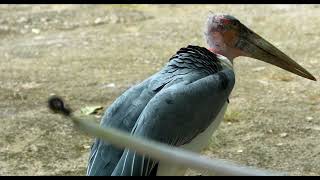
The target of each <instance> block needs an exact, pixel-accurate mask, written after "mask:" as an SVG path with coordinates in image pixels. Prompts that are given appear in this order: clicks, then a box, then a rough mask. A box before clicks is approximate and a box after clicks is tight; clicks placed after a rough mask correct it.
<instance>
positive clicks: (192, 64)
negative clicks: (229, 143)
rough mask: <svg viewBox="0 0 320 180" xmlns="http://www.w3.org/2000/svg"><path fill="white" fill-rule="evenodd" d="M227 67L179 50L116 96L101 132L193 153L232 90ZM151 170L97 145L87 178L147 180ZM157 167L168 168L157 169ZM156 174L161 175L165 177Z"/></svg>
mask: <svg viewBox="0 0 320 180" xmlns="http://www.w3.org/2000/svg"><path fill="white" fill-rule="evenodd" d="M230 67H232V65H231V64H230V62H229V63H228V62H227V60H226V59H225V58H223V57H222V56H217V55H216V54H214V53H212V52H210V51H209V50H207V49H206V48H202V47H198V46H188V47H187V48H182V49H180V50H179V51H178V52H177V53H176V54H175V55H174V56H173V57H172V58H171V59H170V61H169V62H168V63H167V65H166V66H165V67H164V68H163V69H162V70H161V71H159V72H158V73H156V74H154V75H153V76H151V77H150V78H148V79H147V80H145V81H143V82H142V83H140V84H138V85H136V86H134V87H132V88H130V89H129V90H127V91H126V92H125V93H124V94H123V95H121V96H120V97H119V98H118V99H117V100H116V101H115V102H114V103H113V104H112V106H110V107H109V109H108V110H107V112H106V114H105V116H104V118H103V119H102V121H101V126H102V127H104V126H110V127H115V128H119V129H121V130H124V131H127V132H131V134H133V135H136V136H144V137H147V138H151V139H153V140H157V141H160V142H163V143H167V144H169V145H173V146H178V147H179V146H180V147H183V148H186V149H188V150H193V151H196V152H199V151H200V150H201V149H202V148H204V147H205V146H206V144H207V143H208V141H209V139H210V136H211V135H212V133H213V130H214V129H215V128H216V127H217V125H218V124H219V123H220V121H221V119H222V117H223V114H224V110H225V108H226V104H227V99H228V96H229V94H230V92H231V90H232V88H233V85H234V74H233V71H232V69H230ZM218 97H219V98H218ZM154 107H157V108H154ZM178 112H180V113H178ZM218 114H220V116H218ZM217 117H219V118H217ZM195 121H201V122H199V123H196V122H195ZM195 124H198V126H195ZM161 126H162V127H161ZM175 127H179V128H175ZM157 129H159V130H157ZM199 140H201V141H199ZM200 144H201V146H200ZM97 159H98V161H99V163H98V162H96V161H97ZM132 159H134V160H132ZM143 159H144V160H143ZM148 161H149V163H148ZM148 164H149V165H148ZM156 164H157V162H155V161H152V160H151V159H148V158H147V157H143V156H139V155H137V154H135V153H134V152H131V151H129V150H125V151H123V150H120V149H116V148H115V147H113V146H112V145H110V144H107V143H105V142H102V141H100V140H97V142H96V143H95V145H94V146H93V149H92V154H91V159H90V165H89V167H88V172H87V173H88V174H90V175H150V174H151V170H152V169H153V168H154V167H155V165H156ZM158 167H159V169H160V170H164V169H166V168H168V166H163V165H161V164H159V165H158ZM170 169H172V168H170ZM162 172H163V173H161V175H166V174H170V173H169V171H162ZM164 173H165V174H164ZM158 175H159V174H158Z"/></svg>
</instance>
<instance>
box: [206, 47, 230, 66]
mask: <svg viewBox="0 0 320 180" xmlns="http://www.w3.org/2000/svg"><path fill="white" fill-rule="evenodd" d="M207 49H208V50H209V51H211V52H213V53H215V54H219V55H222V56H225V57H226V58H228V59H229V61H230V62H231V63H232V64H233V59H234V58H235V57H234V56H231V55H228V53H224V52H221V50H219V49H218V48H215V47H209V48H207Z"/></svg>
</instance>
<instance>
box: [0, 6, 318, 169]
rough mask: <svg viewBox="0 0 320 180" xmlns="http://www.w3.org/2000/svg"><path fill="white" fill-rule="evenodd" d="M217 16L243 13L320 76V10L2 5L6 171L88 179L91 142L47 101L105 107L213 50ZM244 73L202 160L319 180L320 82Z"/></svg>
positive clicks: (244, 68)
mask: <svg viewBox="0 0 320 180" xmlns="http://www.w3.org/2000/svg"><path fill="white" fill-rule="evenodd" d="M209 11H213V12H224V13H229V14H232V15H234V16H235V17H237V18H239V19H240V20H241V21H242V22H243V23H244V24H246V25H247V26H249V27H250V28H252V29H254V31H256V32H257V33H258V34H260V35H261V36H263V37H264V38H266V39H268V40H269V41H270V42H272V43H274V44H275V45H276V46H278V47H279V48H280V49H282V50H283V51H284V52H286V53H287V54H288V55H290V56H291V57H292V58H293V59H295V60H296V61H297V62H299V63H300V64H301V65H302V66H304V67H305V68H306V69H308V70H310V72H312V73H313V74H314V75H315V77H316V78H318V79H319V77H320V76H319V75H320V73H319V72H320V67H319V62H320V61H319V58H320V48H319V40H320V26H319V25H320V19H319V18H317V17H320V7H319V5H303V6H302V5H289V6H288V5H250V6H249V5H0V57H1V58H0V100H1V101H0V175H85V170H86V165H87V159H88V153H89V150H90V145H91V143H92V137H90V136H88V135H86V134H82V133H80V132H79V131H76V130H75V129H74V128H73V126H72V124H71V122H68V121H66V120H64V119H62V118H61V117H59V116H56V115H52V114H51V113H50V112H49V111H48V110H47V108H46V100H47V98H48V97H49V95H50V94H58V95H61V96H62V97H64V98H65V99H66V100H67V101H68V102H69V104H70V105H71V106H72V107H73V108H74V109H75V110H77V111H78V110H80V109H81V108H83V107H86V106H93V105H98V106H103V107H104V108H105V107H108V105H110V104H111V103H112V102H113V100H114V99H115V98H116V97H117V96H119V95H120V94H121V93H122V92H123V91H125V90H126V89H127V88H129V87H130V86H132V85H133V84H136V83H138V82H140V81H142V80H143V79H145V78H146V77H148V76H150V75H151V74H153V73H155V72H156V71H158V70H159V69H160V68H161V67H162V66H163V65H164V64H165V63H166V62H167V61H168V59H169V58H170V57H171V56H172V55H173V54H174V53H175V52H176V51H177V50H178V49H179V48H181V47H184V46H186V45H188V44H195V45H201V46H206V45H205V43H204V40H203V36H202V34H203V27H204V22H205V20H206V15H207V14H208V12H209ZM235 68H236V75H237V79H236V81H237V82H236V86H235V88H234V91H233V93H232V96H231V98H230V101H231V105H230V106H229V109H228V111H227V114H226V117H225V120H224V122H223V123H222V124H221V126H220V128H219V129H218V130H217V132H216V133H215V135H214V136H213V137H212V141H211V143H210V147H208V148H207V149H206V150H205V152H204V153H205V155H207V156H209V157H217V158H223V159H227V160H232V161H234V162H237V163H241V164H245V165H250V166H256V167H260V168H266V169H272V170H277V171H286V172H288V173H289V174H290V175H320V171H319V169H320V141H319V138H320V121H319V120H320V119H319V117H320V91H319V89H320V86H319V83H318V82H313V81H309V80H306V79H303V78H300V77H298V76H296V75H293V74H290V73H287V72H285V71H283V70H281V69H279V68H276V67H273V66H271V65H268V64H266V63H263V62H259V61H256V60H252V59H249V58H238V59H237V60H236V62H235ZM87 118H88V119H89V118H91V119H94V120H95V121H97V122H98V121H99V115H98V116H88V117H87ZM188 174H189V175H194V174H197V173H196V172H189V173H188Z"/></svg>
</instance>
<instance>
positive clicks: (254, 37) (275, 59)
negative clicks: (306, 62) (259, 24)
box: [236, 25, 316, 81]
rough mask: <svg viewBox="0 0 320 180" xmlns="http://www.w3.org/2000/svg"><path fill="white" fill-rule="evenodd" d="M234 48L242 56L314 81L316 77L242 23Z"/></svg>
mask: <svg viewBox="0 0 320 180" xmlns="http://www.w3.org/2000/svg"><path fill="white" fill-rule="evenodd" d="M236 48H239V49H240V50H241V51H242V52H244V56H248V57H251V58H255V59H258V60H261V61H264V62H267V63H270V64H273V65H275V66H278V67H280V68H282V69H285V70H287V71H290V72H292V73H294V74H297V75H299V76H302V77H305V78H307V79H310V80H314V81H316V78H315V77H314V76H313V75H312V74H310V73H309V72H308V71H307V70H306V69H304V68H303V67H302V66H300V65H299V64H298V63H296V62H295V61H294V60H292V59H291V58H290V57H289V56H287V55H286V54H284V53H283V52H282V51H280V50H279V49H278V48H276V47H275V46H273V45H272V44H271V43H269V42H268V41H266V40H265V39H263V38H262V37H260V36H259V35H258V34H256V33H255V32H253V31H252V30H250V29H249V28H247V27H245V26H244V25H243V26H242V28H241V30H240V36H239V40H238V42H237V44H236Z"/></svg>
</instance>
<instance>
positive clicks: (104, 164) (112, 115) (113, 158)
mask: <svg viewBox="0 0 320 180" xmlns="http://www.w3.org/2000/svg"><path fill="white" fill-rule="evenodd" d="M151 79H152V77H150V78H149V79H147V80H145V81H143V82H142V83H140V84H138V85H136V86H134V87H132V88H130V89H128V90H127V91H126V92H124V93H123V94H122V95H121V96H119V97H118V98H117V99H116V100H115V102H114V103H113V104H112V105H111V106H110V107H109V108H108V109H107V111H106V112H105V114H104V116H103V118H102V120H101V123H100V126H102V127H113V128H117V129H120V130H123V131H127V132H131V131H132V128H133V126H134V125H135V123H136V121H137V119H138V117H139V115H140V114H141V112H142V110H143V109H144V108H145V106H146V105H147V103H148V102H149V100H150V99H151V98H152V97H153V96H154V94H155V92H154V91H152V90H150V88H148V86H149V84H150V80H151ZM122 153H123V149H118V148H116V147H114V146H113V145H111V144H109V143H107V142H104V141H102V140H100V139H96V140H95V142H94V144H93V145H92V148H91V152H90V155H89V163H88V167H87V175H103V176H108V175H111V173H112V171H113V170H114V168H115V167H116V165H117V163H118V161H119V159H120V158H121V155H122Z"/></svg>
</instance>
